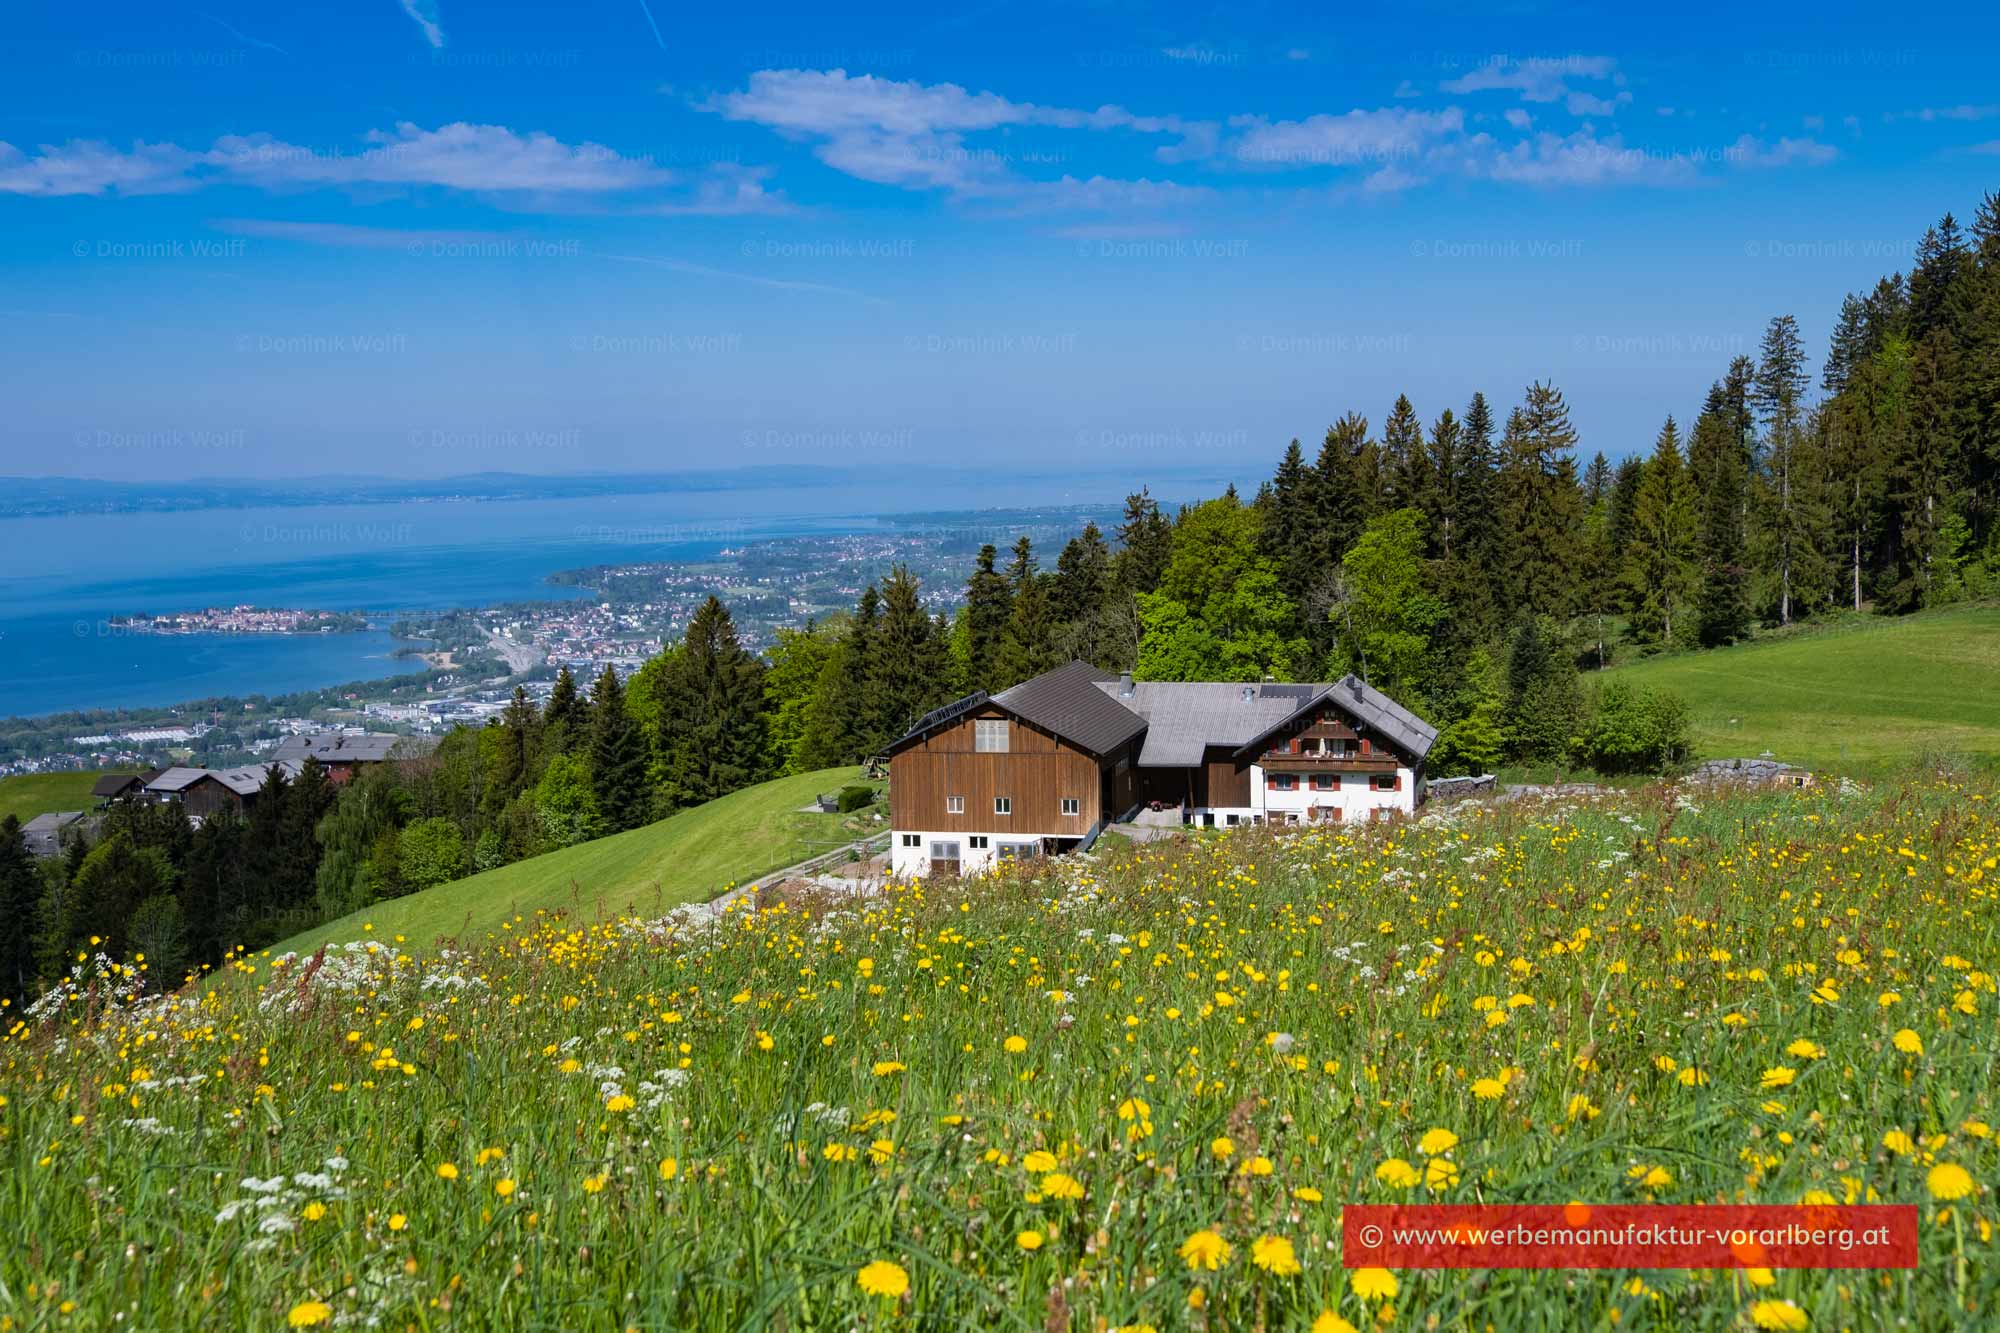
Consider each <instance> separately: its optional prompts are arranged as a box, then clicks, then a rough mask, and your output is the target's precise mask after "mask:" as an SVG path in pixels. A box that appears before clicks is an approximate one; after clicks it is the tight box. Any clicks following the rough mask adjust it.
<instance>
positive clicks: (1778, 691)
mask: <svg viewBox="0 0 2000 1333" xmlns="http://www.w3.org/2000/svg"><path fill="white" fill-rule="evenodd" d="M1606 674H1607V678H1608V679H1616V680H1625V681H1629V682H1631V683H1632V684H1634V685H1654V686H1664V687H1666V688H1668V689H1672V690H1676V691H1678V692H1679V693H1680V694H1681V695H1683V696H1684V697H1685V698H1686V699H1687V701H1688V704H1689V706H1690V708H1691V709H1692V711H1693V717H1694V724H1695V741H1696V745H1697V746H1698V748H1699V750H1700V753H1701V754H1702V756H1703V757H1705V758H1735V757H1738V756H1745V755H1756V754H1760V753H1762V752H1763V751H1765V750H1769V751H1770V752H1771V753H1772V754H1774V755H1776V756H1777V757H1778V758H1780V759H1783V760H1787V761H1789V762H1792V763H1798V764H1805V765H1808V766H1811V767H1815V768H1823V769H1828V770H1831V771H1837V772H1843V773H1856V774H1875V775H1879V774H1881V773H1884V772H1887V771H1890V770H1893V769H1895V768H1897V767H1899V766H1900V765H1902V764H1903V763H1905V762H1906V761H1908V760H1909V759H1910V757H1911V756H1912V755H1913V754H1915V753H1917V752H1918V751H1920V750H1924V749H1944V750H1951V751H1956V752H1958V753H1961V754H1964V755H1967V756H1971V757H1973V758H1976V759H1980V760H1982V761H1984V762H1987V763H1995V762H2000V607H1992V606H1982V607H1969V608H1965V609H1961V610H1949V611H1937V612H1930V613H1927V614H1924V615H1918V616H1909V617H1906V618H1901V619H1888V618H1872V617H1871V618H1866V619H1862V618H1856V619H1853V620H1848V621H1842V622H1840V623H1838V624H1836V625H1833V626H1830V627H1828V628H1825V629H1819V630H1810V631H1805V632H1801V633H1798V634H1793V635H1788V636H1784V637H1774V638H1772V639H1769V640H1765V641H1762V642H1758V643H1751V644H1745V645H1742V646H1741V647H1736V648H1727V649H1722V650H1720V651H1716V652H1707V653H1687V654H1682V655H1678V656H1672V657H1657V658H1651V659H1648V660H1646V661H1642V662H1635V663H1632V664H1631V665H1628V666H1621V667H1614V668H1613V669H1612V670H1611V671H1610V672H1608V673H1606Z"/></svg>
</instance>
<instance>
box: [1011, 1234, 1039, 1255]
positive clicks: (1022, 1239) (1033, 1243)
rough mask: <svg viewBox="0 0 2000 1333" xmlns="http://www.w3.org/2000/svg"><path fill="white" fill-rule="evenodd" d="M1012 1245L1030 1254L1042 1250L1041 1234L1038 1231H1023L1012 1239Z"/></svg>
mask: <svg viewBox="0 0 2000 1333" xmlns="http://www.w3.org/2000/svg"><path fill="white" fill-rule="evenodd" d="M1014 1243H1015V1244H1016V1245H1018V1246H1020V1247H1021V1248H1022V1249H1024V1250H1028V1251H1030V1252H1033V1251H1035V1250H1039V1249H1041V1248H1042V1233H1041V1232H1039V1231H1023V1232H1022V1233H1021V1234H1019V1235H1018V1236H1016V1237H1014Z"/></svg>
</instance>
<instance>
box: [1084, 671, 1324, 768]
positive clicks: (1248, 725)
mask: <svg viewBox="0 0 2000 1333" xmlns="http://www.w3.org/2000/svg"><path fill="white" fill-rule="evenodd" d="M1098 688H1099V689H1100V690H1103V691H1105V692H1106V693H1107V694H1108V695H1110V696H1113V697H1115V696H1117V695H1118V693H1119V688H1120V687H1119V682H1118V681H1116V680H1113V681H1109V682H1106V683H1104V684H1100V685H1099V686H1098ZM1311 688H1312V689H1313V690H1314V691H1316V692H1317V691H1320V690H1324V689H1325V688H1326V687H1325V686H1313V687H1311ZM1267 689H1268V687H1265V686H1259V685H1256V684H1254V683H1251V682H1246V681H1213V680H1192V681H1181V680H1141V681H1135V682H1133V684H1132V686H1131V690H1132V697H1131V698H1129V699H1121V700H1120V702H1121V703H1123V704H1125V705H1126V706H1127V707H1129V708H1131V709H1132V710H1133V711H1134V712H1136V713H1139V714H1140V715H1141V716H1143V717H1144V718H1145V719H1146V745H1145V748H1144V749H1142V750H1141V751H1140V752H1139V767H1141V768H1192V767H1194V766H1195V765H1197V764H1199V763H1201V761H1202V754H1203V752H1204V751H1205V750H1207V749H1208V747H1209V746H1211V745H1227V746H1237V745H1242V744H1244V743H1245V742H1247V741H1250V740H1252V739H1254V738H1255V737H1257V736H1259V735H1262V734H1263V733H1264V732H1266V731H1269V730H1270V729H1271V728H1272V727H1275V726H1277V725H1278V724H1279V723H1281V722H1283V721H1284V720H1285V719H1286V718H1288V717H1290V716H1291V715H1292V714H1293V713H1295V712H1297V711H1298V708H1299V701H1298V700H1297V699H1296V698H1293V697H1291V696H1290V695H1289V694H1274V693H1266V690H1267Z"/></svg>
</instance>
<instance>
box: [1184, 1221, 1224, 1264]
mask: <svg viewBox="0 0 2000 1333" xmlns="http://www.w3.org/2000/svg"><path fill="white" fill-rule="evenodd" d="M1232 1253H1234V1249H1233V1248H1232V1247H1231V1245H1230V1244H1229V1242H1228V1241H1226V1240H1224V1239H1223V1238H1222V1237H1221V1236H1220V1235H1219V1234H1217V1233H1216V1232H1214V1231H1211V1230H1210V1229H1209V1228H1207V1227H1203V1228H1202V1229H1201V1230H1200V1231H1197V1232H1195V1233H1194V1234H1193V1235H1191V1236H1189V1237H1188V1238H1187V1239H1186V1240H1184V1241H1182V1242H1181V1248H1180V1256H1181V1258H1182V1259H1183V1260H1185V1261H1186V1263H1187V1266H1188V1267H1189V1268H1191V1269H1202V1268H1205V1269H1207V1270H1208V1271H1209V1272H1211V1273H1213V1272H1214V1271H1216V1270H1217V1269H1218V1268H1221V1267H1222V1266H1223V1265H1224V1264H1226V1263H1228V1262H1229V1256H1230V1255H1231V1254H1232Z"/></svg>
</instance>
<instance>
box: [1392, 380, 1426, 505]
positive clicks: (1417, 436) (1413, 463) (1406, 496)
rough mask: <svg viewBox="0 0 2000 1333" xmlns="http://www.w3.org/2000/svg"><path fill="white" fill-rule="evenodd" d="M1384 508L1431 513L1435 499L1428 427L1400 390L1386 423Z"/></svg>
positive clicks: (1407, 397)
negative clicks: (1426, 434) (1426, 435)
mask: <svg viewBox="0 0 2000 1333" xmlns="http://www.w3.org/2000/svg"><path fill="white" fill-rule="evenodd" d="M1381 467H1382V509H1383V510H1384V511H1387V510H1393V509H1415V510H1417V511H1419V512H1420V513H1423V514H1424V515H1426V516H1427V517H1428V516H1429V514H1430V512H1431V509H1432V505H1433V503H1434V501H1433V497H1432V494H1431V492H1432V490H1433V479H1432V475H1431V466H1430V458H1429V456H1428V454H1427V453H1426V452H1425V450H1424V428H1423V424H1422V423H1421V422H1420V421H1418V419H1417V409H1416V408H1415V407H1414V406H1412V405H1411V403H1410V399H1409V396H1408V395H1407V394H1397V395H1396V402H1395V404H1394V406H1392V407H1391V408H1390V409H1389V418H1388V420H1386V421H1384V422H1383V423H1382V462H1381Z"/></svg>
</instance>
